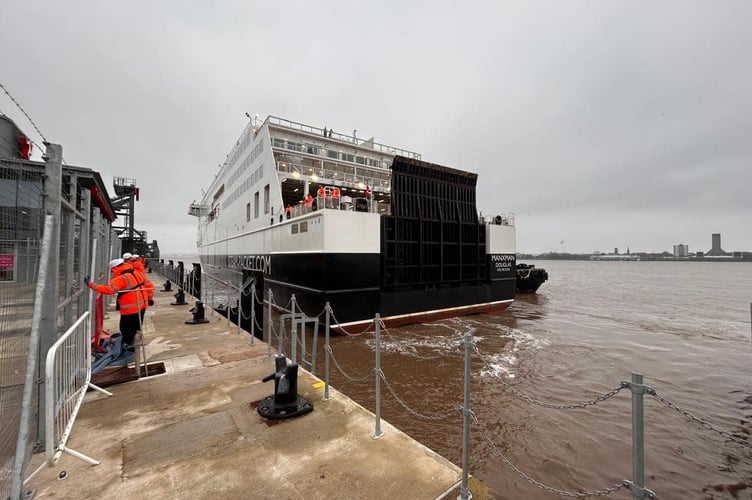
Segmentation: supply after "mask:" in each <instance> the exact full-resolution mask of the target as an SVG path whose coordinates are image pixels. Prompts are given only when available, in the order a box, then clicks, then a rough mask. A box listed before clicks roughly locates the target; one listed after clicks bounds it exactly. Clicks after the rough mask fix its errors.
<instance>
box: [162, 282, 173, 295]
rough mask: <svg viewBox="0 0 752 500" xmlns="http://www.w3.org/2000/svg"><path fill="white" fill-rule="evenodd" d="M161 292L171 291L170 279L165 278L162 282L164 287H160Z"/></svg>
mask: <svg viewBox="0 0 752 500" xmlns="http://www.w3.org/2000/svg"><path fill="white" fill-rule="evenodd" d="M162 291H163V292H171V291H172V283H170V280H167V281H166V282H165V284H164V288H163V289H162Z"/></svg>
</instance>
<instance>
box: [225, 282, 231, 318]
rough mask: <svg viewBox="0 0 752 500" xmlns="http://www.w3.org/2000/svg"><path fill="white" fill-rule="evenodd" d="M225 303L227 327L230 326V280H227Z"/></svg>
mask: <svg viewBox="0 0 752 500" xmlns="http://www.w3.org/2000/svg"><path fill="white" fill-rule="evenodd" d="M226 297H227V303H226V311H227V328H230V280H227V295H226Z"/></svg>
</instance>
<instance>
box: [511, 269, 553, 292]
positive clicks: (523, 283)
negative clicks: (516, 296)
mask: <svg viewBox="0 0 752 500" xmlns="http://www.w3.org/2000/svg"><path fill="white" fill-rule="evenodd" d="M546 281H548V273H547V272H546V270H545V269H541V268H537V267H535V266H534V265H532V264H517V293H535V292H536V291H538V288H540V286H541V285H542V284H543V283H545V282H546Z"/></svg>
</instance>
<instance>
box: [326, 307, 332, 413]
mask: <svg viewBox="0 0 752 500" xmlns="http://www.w3.org/2000/svg"><path fill="white" fill-rule="evenodd" d="M324 309H325V310H326V331H325V332H324V401H329V399H331V398H330V397H329V314H330V310H331V307H330V306H329V302H327V303H326V305H325V306H324Z"/></svg>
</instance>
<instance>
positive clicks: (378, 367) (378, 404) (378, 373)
mask: <svg viewBox="0 0 752 500" xmlns="http://www.w3.org/2000/svg"><path fill="white" fill-rule="evenodd" d="M373 322H374V323H375V325H376V337H375V338H376V367H375V368H374V369H373V372H374V374H375V375H376V428H375V429H374V430H373V436H371V437H373V439H379V438H380V437H381V436H383V435H384V433H383V432H381V317H380V314H379V313H376V316H375V317H374V318H373Z"/></svg>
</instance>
